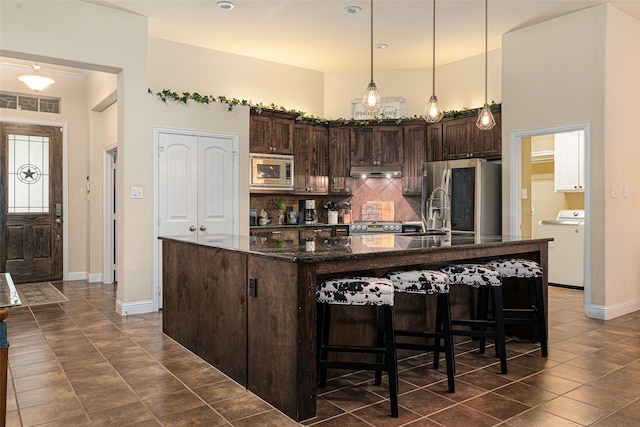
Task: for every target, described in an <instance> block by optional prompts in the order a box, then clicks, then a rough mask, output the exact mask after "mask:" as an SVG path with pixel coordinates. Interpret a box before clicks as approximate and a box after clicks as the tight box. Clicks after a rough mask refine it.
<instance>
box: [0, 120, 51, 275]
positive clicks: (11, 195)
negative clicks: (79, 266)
mask: <svg viewBox="0 0 640 427" xmlns="http://www.w3.org/2000/svg"><path fill="white" fill-rule="evenodd" d="M0 130H1V132H0V133H1V135H2V145H1V146H0V158H1V159H2V161H1V162H0V211H1V212H2V217H1V218H0V238H1V239H2V244H1V245H0V271H3V272H8V273H11V277H12V278H13V280H14V282H16V283H26V282H36V281H48V280H62V241H63V238H62V228H63V227H62V129H61V128H60V127H50V126H39V125H29V124H18V123H0Z"/></svg>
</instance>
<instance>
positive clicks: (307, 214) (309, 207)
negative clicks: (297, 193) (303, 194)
mask: <svg viewBox="0 0 640 427" xmlns="http://www.w3.org/2000/svg"><path fill="white" fill-rule="evenodd" d="M299 207H300V222H302V223H303V224H315V223H316V222H317V216H316V201H315V200H312V199H307V200H300V203H299Z"/></svg>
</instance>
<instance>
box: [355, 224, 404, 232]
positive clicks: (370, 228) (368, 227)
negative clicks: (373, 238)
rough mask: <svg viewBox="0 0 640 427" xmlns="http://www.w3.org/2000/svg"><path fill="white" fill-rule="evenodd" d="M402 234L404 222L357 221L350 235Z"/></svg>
mask: <svg viewBox="0 0 640 427" xmlns="http://www.w3.org/2000/svg"><path fill="white" fill-rule="evenodd" d="M376 233H402V221H356V222H354V223H353V224H351V225H350V226H349V234H376Z"/></svg>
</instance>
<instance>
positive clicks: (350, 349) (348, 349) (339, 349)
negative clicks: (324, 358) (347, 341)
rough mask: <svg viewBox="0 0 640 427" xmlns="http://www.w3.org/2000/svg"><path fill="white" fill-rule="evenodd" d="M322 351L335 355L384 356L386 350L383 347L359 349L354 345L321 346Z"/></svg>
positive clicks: (359, 347)
mask: <svg viewBox="0 0 640 427" xmlns="http://www.w3.org/2000/svg"><path fill="white" fill-rule="evenodd" d="M322 351H331V352H335V353H370V354H384V353H385V352H386V351H387V349H386V348H385V347H361V346H355V345H348V346H347V345H323V346H322Z"/></svg>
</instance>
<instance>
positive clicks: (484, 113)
mask: <svg viewBox="0 0 640 427" xmlns="http://www.w3.org/2000/svg"><path fill="white" fill-rule="evenodd" d="M488 9H489V6H488V0H484V107H482V109H481V110H480V113H479V114H478V121H477V122H476V126H477V127H478V129H480V130H489V129H491V128H493V127H494V126H495V125H496V120H495V119H494V118H493V114H491V108H490V107H489V104H488V103H487V84H488V83H487V81H488V79H489V76H488V74H489V72H488V68H489V67H488V65H487V64H488V62H489V60H488V53H487V52H488V49H489V42H488V39H489V35H488V32H489V25H488V18H487V16H488Z"/></svg>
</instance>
